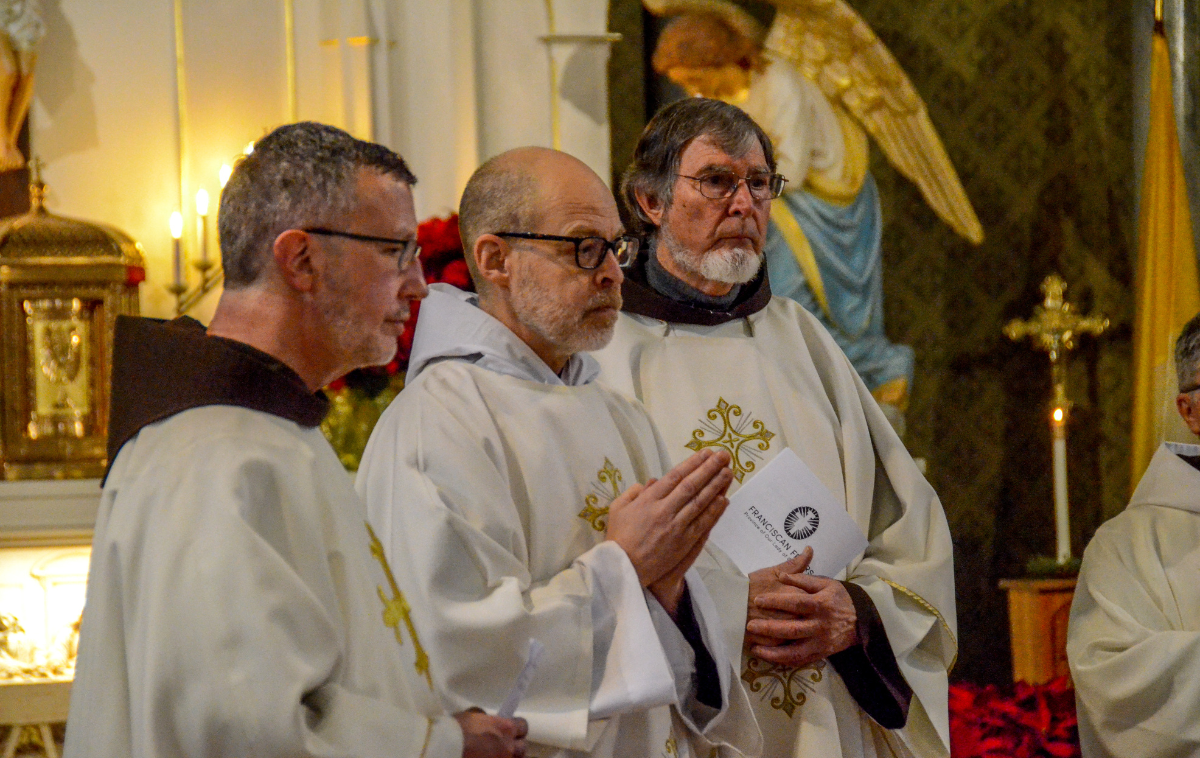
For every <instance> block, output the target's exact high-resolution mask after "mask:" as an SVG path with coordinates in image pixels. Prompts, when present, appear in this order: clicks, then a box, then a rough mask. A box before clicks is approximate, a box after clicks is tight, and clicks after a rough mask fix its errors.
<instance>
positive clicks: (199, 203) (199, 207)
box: [196, 187, 208, 216]
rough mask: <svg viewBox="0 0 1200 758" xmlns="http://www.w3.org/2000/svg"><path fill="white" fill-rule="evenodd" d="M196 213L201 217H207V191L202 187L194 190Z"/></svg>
mask: <svg viewBox="0 0 1200 758" xmlns="http://www.w3.org/2000/svg"><path fill="white" fill-rule="evenodd" d="M196 213H197V214H199V215H201V216H207V215H208V190H206V189H204V188H203V187H201V188H200V189H198V190H196Z"/></svg>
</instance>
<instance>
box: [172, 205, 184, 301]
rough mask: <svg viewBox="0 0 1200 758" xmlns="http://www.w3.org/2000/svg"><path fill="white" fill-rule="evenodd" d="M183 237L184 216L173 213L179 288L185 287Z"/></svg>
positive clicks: (176, 270) (174, 246)
mask: <svg viewBox="0 0 1200 758" xmlns="http://www.w3.org/2000/svg"><path fill="white" fill-rule="evenodd" d="M182 237H183V214H182V213H180V212H179V211H171V241H172V246H173V254H174V260H175V284H176V285H177V286H182V285H183V246H182V245H180V239H181V238H182Z"/></svg>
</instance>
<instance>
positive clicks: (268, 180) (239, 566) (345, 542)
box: [66, 123, 526, 758]
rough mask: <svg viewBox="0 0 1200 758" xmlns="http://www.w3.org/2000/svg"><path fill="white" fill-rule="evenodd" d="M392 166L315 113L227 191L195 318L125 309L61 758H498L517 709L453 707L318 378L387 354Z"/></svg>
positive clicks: (403, 210) (242, 167)
mask: <svg viewBox="0 0 1200 758" xmlns="http://www.w3.org/2000/svg"><path fill="white" fill-rule="evenodd" d="M415 181H416V180H415V178H414V177H413V175H412V173H411V172H410V171H409V169H408V166H407V165H405V163H404V161H403V160H402V159H401V158H400V156H398V155H396V154H395V153H393V152H392V151H390V150H388V149H387V148H384V147H382V146H380V145H375V144H371V143H368V142H363V141H361V140H357V139H354V138H353V137H351V136H350V135H349V134H346V133H345V132H343V131H341V130H339V129H335V128H333V127H329V126H323V125H320V124H313V123H301V124H291V125H289V126H284V127H280V128H279V129H276V130H275V131H274V132H272V133H271V134H269V135H267V136H266V137H264V138H262V139H261V140H259V141H258V143H256V145H255V147H254V152H253V153H251V154H250V155H249V156H248V157H247V158H245V159H244V160H243V161H241V162H240V163H239V164H238V165H237V167H236V168H235V169H234V171H233V175H232V176H231V177H230V179H229V183H228V184H227V185H226V187H225V190H224V192H223V194H222V197H221V210H220V229H221V254H222V262H223V264H224V268H225V274H226V280H225V291H224V292H223V293H222V295H221V299H220V302H219V303H218V305H217V310H216V313H215V315H214V316H213V319H212V323H211V324H209V326H208V328H207V330H206V329H205V328H204V327H203V326H202V325H201V324H200V323H199V322H197V321H194V320H192V319H190V318H187V317H183V318H179V319H176V320H174V321H169V322H164V321H158V320H154V319H137V318H124V317H123V318H122V319H120V320H119V321H118V323H117V331H116V343H115V347H114V351H113V352H114V355H113V380H112V387H113V400H112V419H111V422H110V426H109V443H108V457H109V465H110V467H109V470H108V472H107V475H106V478H105V482H104V488H103V492H102V493H101V503H100V509H99V513H98V516H97V521H96V530H95V538H94V542H93V548H92V563H91V569H90V572H89V576H88V587H87V605H86V607H85V610H84V614H83V626H82V631H81V635H80V644H79V660H78V668H77V670H76V675H75V682H74V685H73V687H72V696H71V710H70V718H69V723H70V729H69V730H68V732H67V745H66V756H68V758H83V757H84V756H98V757H100V756H102V757H104V758H109V757H110V756H133V757H135V758H157V757H159V756H185V755H186V756H205V757H208V756H211V757H212V758H219V757H220V758H223V757H224V756H229V757H230V758H233V757H234V756H262V757H263V758H267V757H271V756H278V757H279V758H282V757H283V756H356V757H360V758H364V757H366V756H375V757H377V758H385V756H386V757H387V758H397V757H400V758H407V757H409V756H411V757H412V758H417V756H429V757H430V758H432V757H433V756H441V757H442V758H457V757H458V756H472V757H476V756H477V757H478V758H485V757H486V758H493V757H495V758H503V757H506V756H522V755H524V751H525V744H524V739H523V737H524V733H525V730H526V727H525V724H524V722H522V721H520V720H516V721H514V720H510V719H501V718H496V717H493V716H488V715H485V714H484V713H482V712H481V711H478V710H477V709H475V710H471V711H468V712H463V713H460V714H458V716H456V717H454V718H451V717H448V716H446V715H445V713H444V712H443V710H442V708H441V707H440V705H439V704H438V702H437V699H436V698H435V696H434V694H433V692H432V689H431V687H432V685H431V682H432V674H431V671H430V664H429V661H428V659H427V657H426V656H425V653H424V649H423V648H422V645H421V639H420V637H419V636H418V635H417V633H416V632H415V630H414V629H413V627H412V624H411V620H410V617H409V616H410V611H409V605H408V603H407V601H406V599H405V597H404V595H403V594H402V593H401V591H400V590H399V588H398V587H397V586H396V582H395V579H394V576H393V574H392V572H391V568H390V566H389V564H388V561H387V559H386V558H385V556H384V554H383V548H382V546H381V545H380V543H379V540H378V539H377V538H376V537H375V535H374V533H373V532H372V531H371V529H370V527H369V526H367V525H366V524H365V521H366V511H365V508H364V506H363V504H362V502H361V501H360V500H359V499H358V497H357V495H356V494H355V492H354V491H353V488H352V486H351V483H350V479H349V477H348V476H347V474H346V471H345V470H344V469H343V468H342V466H341V464H340V463H339V462H338V459H337V457H336V456H335V455H334V453H333V450H332V448H330V447H329V444H328V443H327V442H326V441H325V438H324V437H323V436H322V435H321V431H320V430H319V429H318V428H317V427H318V425H319V424H320V423H321V420H322V418H323V417H324V416H325V413H326V411H327V410H328V408H329V401H328V400H327V399H326V398H325V397H324V395H322V394H321V393H320V392H318V390H319V389H320V388H321V387H323V386H325V385H326V384H328V383H329V382H330V381H332V380H333V379H335V378H337V377H339V376H341V375H342V374H345V373H346V372H347V371H350V370H351V369H354V368H357V367H361V366H368V365H377V364H381V363H385V362H387V361H389V360H391V358H392V356H393V355H394V354H395V351H396V338H397V336H398V335H399V334H400V331H401V329H402V328H403V325H404V322H405V320H406V319H407V318H408V312H409V304H410V303H411V301H413V300H416V299H419V298H421V297H424V295H425V293H426V288H425V282H424V279H423V278H422V276H421V269H420V266H419V263H418V261H417V254H418V252H419V250H418V248H417V245H416V218H415V216H414V211H413V200H412V191H411V187H412V185H413V183H414V182H415Z"/></svg>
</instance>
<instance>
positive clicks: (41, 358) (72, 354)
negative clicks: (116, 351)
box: [0, 162, 145, 479]
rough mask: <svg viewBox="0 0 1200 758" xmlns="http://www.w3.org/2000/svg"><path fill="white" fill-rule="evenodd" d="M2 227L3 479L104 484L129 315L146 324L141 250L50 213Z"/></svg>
mask: <svg viewBox="0 0 1200 758" xmlns="http://www.w3.org/2000/svg"><path fill="white" fill-rule="evenodd" d="M37 168H38V167H37V166H36V162H35V167H34V169H35V170H34V179H33V182H32V183H31V185H30V194H31V200H32V207H31V208H30V211H29V213H27V214H25V215H24V216H18V217H16V218H11V219H6V220H4V221H3V222H0V335H2V336H0V378H2V379H3V388H2V390H0V471H2V472H3V477H2V478H4V479H78V478H87V477H98V476H100V475H101V474H102V473H103V472H104V467H105V463H106V462H105V442H106V437H107V434H108V399H109V386H108V385H109V365H110V361H111V359H112V339H113V327H114V324H115V323H116V318H117V316H118V315H120V314H131V315H137V313H138V283H139V282H141V281H142V280H143V279H145V262H144V259H143V255H142V249H141V246H140V245H138V243H136V242H134V241H133V239H131V238H130V237H129V236H128V235H126V234H124V233H123V232H121V231H118V230H117V229H114V228H112V227H110V226H105V225H103V224H93V223H88V222H85V221H77V220H74V219H69V218H64V217H62V216H57V215H55V214H53V213H50V212H49V211H47V210H46V208H45V206H44V205H43V200H44V197H45V186H44V185H43V184H42V182H41V178H40V171H38V170H37Z"/></svg>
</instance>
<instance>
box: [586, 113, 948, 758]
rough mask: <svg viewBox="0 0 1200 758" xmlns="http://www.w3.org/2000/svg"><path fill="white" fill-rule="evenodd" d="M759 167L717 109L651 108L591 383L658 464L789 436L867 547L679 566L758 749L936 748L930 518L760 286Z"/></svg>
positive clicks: (739, 117) (944, 587)
mask: <svg viewBox="0 0 1200 758" xmlns="http://www.w3.org/2000/svg"><path fill="white" fill-rule="evenodd" d="M775 169H776V166H775V158H774V154H773V151H772V148H771V141H770V139H768V137H767V135H766V134H765V133H763V130H762V129H761V128H759V126H758V125H757V124H755V123H754V121H753V120H752V119H751V118H750V117H749V116H747V115H746V114H745V113H743V112H742V111H740V110H739V109H737V108H736V107H734V106H732V105H728V104H726V103H723V102H720V101H717V100H707V99H704V98H688V99H686V100H681V101H679V102H676V103H673V104H671V105H669V106H667V107H666V108H664V109H663V110H662V111H660V112H659V113H658V114H657V115H656V116H655V117H654V118H653V119H652V120H651V121H650V123H649V124H648V125H647V126H646V130H645V131H644V132H643V134H642V137H641V140H640V141H639V142H638V146H637V149H636V151H635V153H634V158H633V164H632V165H631V166H630V168H629V170H628V171H627V172H626V174H625V177H624V181H623V183H622V198H623V200H624V201H625V211H626V215H627V218H628V220H629V223H630V224H631V225H632V226H633V227H634V229H635V230H636V231H637V232H638V233H640V234H642V235H643V236H645V237H646V238H647V239H648V241H649V245H648V247H649V250H648V251H647V255H646V256H645V257H644V258H642V259H639V260H638V261H637V262H636V263H635V264H634V265H633V266H632V267H631V269H630V270H629V271H628V272H627V273H626V278H625V282H624V286H623V290H622V291H623V295H624V302H625V305H624V308H623V312H622V314H621V318H620V320H619V321H618V322H617V327H616V332H615V335H614V337H613V340H612V342H611V343H610V344H609V346H608V347H607V348H605V349H604V350H602V351H600V352H598V353H596V354H595V357H596V358H597V360H598V361H599V362H600V365H601V376H600V381H601V382H603V383H607V384H608V385H609V386H611V387H613V388H615V389H617V390H618V391H621V392H624V393H627V394H630V395H633V396H635V397H637V398H638V399H640V400H641V401H642V402H643V403H645V405H646V409H647V410H648V411H649V412H650V416H651V418H653V419H654V422H655V424H656V425H657V426H658V428H659V430H660V431H661V432H662V435H663V437H664V438H665V441H666V445H667V450H668V452H669V454H670V456H671V458H672V460H678V459H679V458H681V457H682V456H684V455H686V454H689V453H691V452H692V451H694V450H703V449H710V448H712V449H722V448H724V449H726V450H728V451H729V452H730V454H731V456H732V459H733V461H732V465H733V470H734V476H735V479H736V482H735V484H734V485H733V487H740V486H744V485H745V484H746V483H747V482H749V481H750V480H751V479H752V478H753V477H755V476H758V475H759V474H760V472H761V471H762V470H763V468H764V467H765V465H766V464H768V463H770V462H771V461H772V460H773V459H774V458H775V457H776V456H777V455H779V454H780V453H781V452H782V451H784V450H785V449H787V448H791V450H792V451H793V452H794V453H795V454H796V456H797V457H798V458H799V459H800V461H801V462H802V464H803V465H804V466H805V467H807V468H808V469H809V471H810V472H811V473H812V474H813V475H815V477H816V479H817V480H818V481H819V482H821V484H823V485H824V488H825V489H827V490H828V493H829V494H828V495H827V497H832V498H834V499H835V500H836V501H837V502H838V504H840V505H842V506H844V507H845V508H846V510H847V511H848V513H849V514H850V516H851V518H852V519H853V520H854V522H855V523H856V524H857V525H858V527H859V528H860V529H861V530H862V532H863V533H864V534H865V535H866V536H867V538H868V540H869V544H868V547H867V548H866V551H865V552H864V553H863V554H862V555H860V556H858V557H856V558H855V559H853V560H851V561H850V563H849V565H846V566H844V567H842V566H837V567H832V568H827V569H825V571H826V573H829V574H830V576H828V577H822V576H813V575H807V574H805V573H804V570H805V569H806V568H807V566H808V561H807V559H806V558H803V557H802V558H800V559H793V561H792V562H789V563H784V564H780V565H777V566H774V567H770V568H766V569H761V570H758V571H754V572H752V573H750V575H749V576H746V575H745V574H743V573H742V572H740V571H739V570H738V569H737V568H736V567H735V566H734V565H733V564H732V563H731V562H730V560H729V559H728V558H727V557H726V556H724V555H721V554H720V552H719V551H717V550H715V549H710V550H709V551H708V553H707V554H706V555H703V556H701V557H700V558H699V559H698V560H697V562H696V566H697V569H698V570H699V571H700V573H701V574H702V575H703V576H704V577H705V581H706V583H707V585H708V587H709V590H710V591H711V592H712V594H713V597H714V598H715V599H716V601H717V604H718V607H719V608H720V609H721V612H722V614H723V615H722V619H723V620H724V621H725V624H726V627H727V628H729V629H731V630H732V632H733V637H732V640H731V642H732V645H731V647H732V649H733V650H735V651H737V653H738V659H737V660H736V661H735V665H737V666H738V667H739V670H740V671H741V672H742V680H743V682H745V683H746V684H747V686H748V689H749V690H750V692H751V698H752V700H753V701H754V705H755V712H756V715H757V717H758V723H759V726H760V727H762V731H763V741H764V754H765V755H772V756H808V755H821V756H867V757H870V756H891V755H918V756H945V755H948V754H949V748H950V741H949V718H948V714H947V699H948V692H947V671H948V670H949V668H950V666H951V665H952V662H953V660H954V656H955V651H956V644H957V643H956V641H955V638H954V624H955V615H954V575H953V567H952V562H951V543H950V533H949V529H948V527H947V524H946V518H945V515H944V514H943V513H942V508H941V505H940V504H939V503H938V499H937V496H936V495H935V494H934V492H933V489H932V488H931V487H930V486H929V484H928V483H927V482H926V481H925V478H924V477H923V476H922V475H921V473H920V472H919V471H918V470H917V467H916V465H915V464H914V463H913V460H912V458H911V457H910V456H909V454H908V452H907V451H906V450H905V449H904V445H903V444H902V443H901V442H900V439H899V438H898V437H897V436H896V433H895V431H893V429H892V426H891V424H889V423H888V421H887V419H886V418H885V417H884V415H883V413H882V411H880V409H879V407H878V405H877V404H876V402H875V400H874V398H872V397H871V393H870V392H869V391H868V390H867V388H866V386H865V385H864V384H863V382H862V380H861V379H859V377H858V374H857V373H856V372H855V371H854V368H853V367H852V366H851V365H850V362H849V361H848V360H847V358H846V356H845V354H843V353H842V351H841V350H840V349H839V348H838V346H837V343H836V342H834V340H833V338H832V337H831V336H830V335H829V333H828V332H827V331H826V330H825V328H824V327H823V326H821V324H820V322H819V321H818V320H817V319H816V318H815V317H814V316H812V315H811V314H809V313H808V312H807V311H805V310H804V309H803V308H801V307H800V306H799V305H797V304H796V303H794V302H792V301H791V300H788V299H785V298H780V297H772V295H771V288H770V285H769V283H768V281H767V274H766V271H765V270H764V269H763V266H762V262H763V255H762V248H763V241H764V238H765V235H766V231H767V221H768V218H769V216H770V211H771V200H772V198H775V197H778V196H779V194H780V193H781V191H782V189H783V186H784V182H785V180H784V178H783V177H781V176H779V175H778V174H777V173H776V170H775ZM731 489H732V488H731ZM809 497H813V495H811V494H810V493H808V492H804V491H798V492H796V498H797V499H796V501H795V505H796V506H800V505H804V504H806V498H809ZM784 528H785V527H784V525H783V524H781V525H780V531H783V530H784ZM818 553H819V549H818ZM819 558H820V555H817V556H816V557H815V558H814V560H816V559H819Z"/></svg>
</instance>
